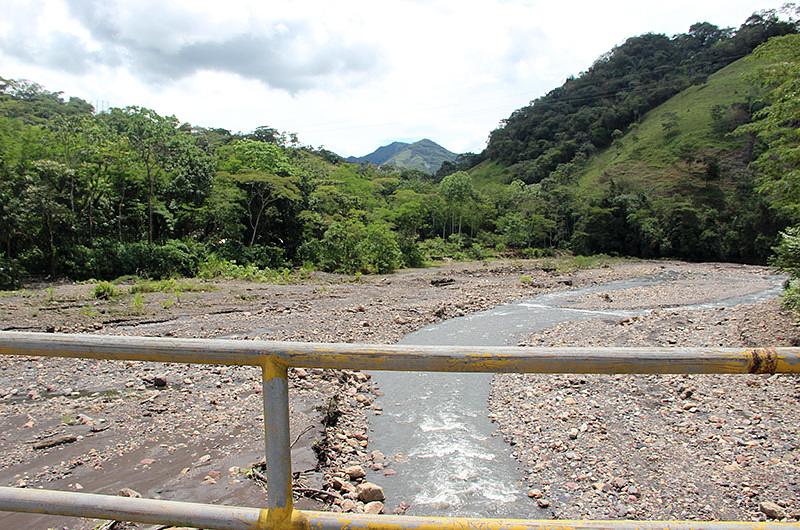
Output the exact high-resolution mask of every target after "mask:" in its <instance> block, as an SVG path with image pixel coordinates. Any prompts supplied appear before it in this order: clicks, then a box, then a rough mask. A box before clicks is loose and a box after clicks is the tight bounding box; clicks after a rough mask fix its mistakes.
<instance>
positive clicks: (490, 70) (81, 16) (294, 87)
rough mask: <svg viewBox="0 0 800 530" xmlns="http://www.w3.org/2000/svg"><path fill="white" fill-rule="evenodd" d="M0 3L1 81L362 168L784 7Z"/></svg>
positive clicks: (468, 144)
mask: <svg viewBox="0 0 800 530" xmlns="http://www.w3.org/2000/svg"><path fill="white" fill-rule="evenodd" d="M0 2H1V3H2V11H3V16H2V19H0V76H2V77H7V78H13V79H19V78H24V79H30V80H33V81H36V82H39V83H41V84H43V85H45V87H47V88H48V89H50V90H61V91H63V92H64V93H65V94H66V95H70V96H73V95H74V96H79V97H82V98H84V99H86V100H87V101H89V102H91V103H93V104H95V105H96V106H98V107H101V108H105V107H108V106H125V105H142V106H147V107H151V108H153V109H155V110H157V111H158V112H160V113H163V114H175V115H176V116H177V117H178V118H179V119H181V120H183V121H188V122H191V123H193V124H196V125H202V126H215V127H224V128H226V129H231V130H232V131H250V130H252V129H253V128H255V127H257V126H259V125H270V126H272V127H275V128H278V129H281V130H287V131H292V132H297V133H298V134H299V135H300V140H301V141H302V142H304V143H306V144H311V145H314V146H319V145H324V146H325V147H327V148H328V149H331V150H333V151H336V152H337V153H339V154H341V155H363V154H366V153H368V152H370V151H372V150H374V149H375V148H376V147H378V146H379V145H383V144H386V143H389V142H391V141H393V140H406V141H413V140H418V139H421V138H430V139H432V140H434V141H436V142H438V143H440V144H442V145H443V146H445V147H447V148H448V149H450V150H452V151H456V152H465V151H476V152H477V151H480V150H481V149H483V147H484V146H485V143H486V139H487V136H488V134H489V132H490V131H491V130H492V129H494V128H495V127H497V124H498V122H499V121H500V120H502V119H503V118H505V117H507V116H508V115H509V114H510V113H511V112H512V111H513V110H514V109H516V108H519V107H521V106H523V105H525V104H527V103H528V102H529V101H530V100H532V99H534V98H536V97H537V96H540V95H542V94H544V93H545V92H547V91H548V90H550V89H552V88H554V87H556V86H558V85H560V84H561V83H563V82H564V80H565V79H566V78H567V77H568V76H569V75H574V74H578V73H579V72H580V71H582V70H585V69H586V68H587V67H589V66H590V65H591V64H592V62H593V61H594V60H595V59H596V58H597V57H599V56H600V55H601V54H603V53H604V52H606V51H607V50H609V49H610V48H611V47H612V46H614V45H616V44H620V43H621V42H623V41H624V40H625V39H626V38H627V37H629V36H632V35H637V34H641V33H645V32H659V33H666V34H670V35H671V34H674V33H679V32H684V31H686V30H688V28H689V26H690V25H691V24H692V23H694V22H697V21H708V22H711V23H714V24H717V25H718V26H737V27H738V26H739V25H740V24H741V23H742V22H743V21H744V20H745V19H746V18H747V16H748V15H749V14H750V13H752V12H753V11H755V10H758V9H764V8H770V7H779V5H780V4H781V3H783V0H778V1H770V0H760V1H758V0H671V1H670V2H661V1H648V0H638V1H613V0H607V1H604V2H597V1H585V2H577V1H566V0H548V1H527V2H524V1H513V0H488V1H480V2H478V1H475V2H470V1H464V0H462V1H424V0H418V1H410V0H409V1H405V2H399V1H397V2H385V1H375V0H371V1H363V2H360V1H335V2H334V1H327V2H325V1H322V2H286V1H284V2H274V1H268V0H252V1H247V0H224V1H221V0H216V1H213V2H210V1H200V0H183V1H175V0H129V1H125V0H27V1H25V0H0Z"/></svg>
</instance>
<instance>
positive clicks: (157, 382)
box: [153, 375, 167, 388]
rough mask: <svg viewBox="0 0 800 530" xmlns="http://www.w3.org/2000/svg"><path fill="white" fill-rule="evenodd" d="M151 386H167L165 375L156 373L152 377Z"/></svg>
mask: <svg viewBox="0 0 800 530" xmlns="http://www.w3.org/2000/svg"><path fill="white" fill-rule="evenodd" d="M153 386H154V387H156V388H164V387H166V386H167V376H166V375H157V376H155V377H153Z"/></svg>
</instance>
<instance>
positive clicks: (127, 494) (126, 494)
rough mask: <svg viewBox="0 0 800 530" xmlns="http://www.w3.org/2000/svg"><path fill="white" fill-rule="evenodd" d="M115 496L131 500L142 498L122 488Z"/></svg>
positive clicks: (138, 494) (134, 492) (135, 492)
mask: <svg viewBox="0 0 800 530" xmlns="http://www.w3.org/2000/svg"><path fill="white" fill-rule="evenodd" d="M117 495H119V496H120V497H131V498H132V499H140V498H141V497H142V494H141V493H139V492H138V491H136V490H132V489H130V488H122V489H121V490H119V491H118V492H117Z"/></svg>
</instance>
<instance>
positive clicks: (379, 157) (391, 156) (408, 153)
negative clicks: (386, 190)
mask: <svg viewBox="0 0 800 530" xmlns="http://www.w3.org/2000/svg"><path fill="white" fill-rule="evenodd" d="M457 156H458V155H457V154H456V153H453V152H451V151H448V150H447V149H445V148H444V147H442V146H441V145H439V144H437V143H436V142H434V141H432V140H428V139H427V138H426V139H423V140H419V141H418V142H414V143H412V144H410V143H406V142H392V143H390V144H389V145H384V146H382V147H379V148H378V149H376V150H375V151H373V152H372V153H370V154H368V155H364V156H359V157H355V156H351V157H348V158H347V159H346V160H347V161H348V162H355V163H361V164H374V165H376V166H395V167H398V168H401V169H416V170H418V171H422V172H423V173H428V174H429V175H432V174H434V173H436V172H437V171H438V170H439V168H440V167H441V166H442V164H443V163H444V162H452V161H453V160H455V159H456V157H457Z"/></svg>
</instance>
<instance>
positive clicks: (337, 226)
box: [319, 219, 365, 274]
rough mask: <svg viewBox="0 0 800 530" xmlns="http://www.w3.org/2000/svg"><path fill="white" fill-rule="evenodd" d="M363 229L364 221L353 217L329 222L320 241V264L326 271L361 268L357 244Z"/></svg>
mask: <svg viewBox="0 0 800 530" xmlns="http://www.w3.org/2000/svg"><path fill="white" fill-rule="evenodd" d="M364 230H365V227H364V223H362V222H361V221H358V220H355V219H349V220H346V221H334V222H333V223H331V225H330V226H329V227H328V229H327V230H325V233H324V234H323V236H322V241H320V249H319V264H320V266H321V267H322V268H323V269H324V270H326V271H331V272H344V273H347V274H353V273H355V272H356V271H358V270H361V267H362V260H361V256H359V249H358V246H359V243H360V241H361V240H362V239H363V238H364Z"/></svg>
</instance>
